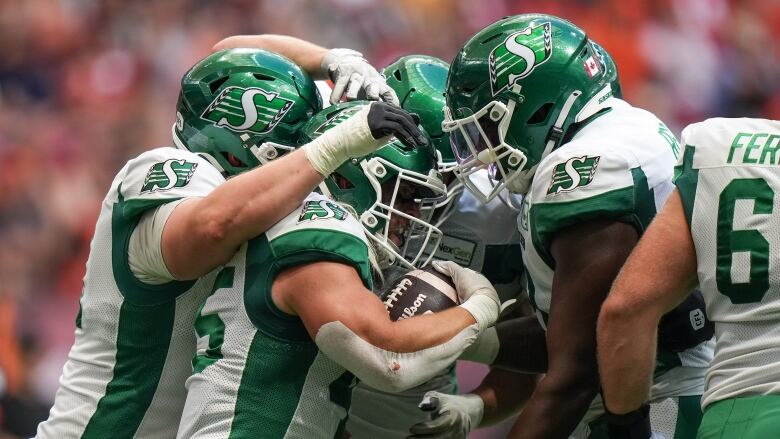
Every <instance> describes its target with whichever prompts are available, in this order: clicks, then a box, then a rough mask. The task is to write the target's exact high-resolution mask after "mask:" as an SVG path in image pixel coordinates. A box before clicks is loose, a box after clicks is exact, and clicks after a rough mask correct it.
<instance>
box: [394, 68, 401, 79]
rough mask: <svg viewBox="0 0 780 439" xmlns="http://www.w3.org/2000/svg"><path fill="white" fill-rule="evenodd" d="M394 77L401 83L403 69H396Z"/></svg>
mask: <svg viewBox="0 0 780 439" xmlns="http://www.w3.org/2000/svg"><path fill="white" fill-rule="evenodd" d="M393 76H395V79H397V80H399V81H400V80H401V69H396V70H395V71H394V72H393Z"/></svg>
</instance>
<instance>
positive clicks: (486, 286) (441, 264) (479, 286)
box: [432, 261, 501, 331]
mask: <svg viewBox="0 0 780 439" xmlns="http://www.w3.org/2000/svg"><path fill="white" fill-rule="evenodd" d="M432 265H433V268H435V269H436V271H438V272H440V273H443V274H446V275H447V276H449V277H450V278H451V279H452V283H453V284H454V285H455V291H457V293H458V299H459V300H460V303H461V304H460V306H462V307H463V308H466V310H467V311H468V312H470V313H471V315H472V316H474V320H476V321H477V325H478V326H479V330H480V331H484V330H485V329H487V328H489V327H491V326H493V325H494V324H495V323H496V320H498V315H499V313H500V312H501V307H500V305H501V300H500V299H499V298H498V293H497V292H496V289H495V288H493V285H492V284H491V283H490V281H489V280H487V278H486V277H485V276H483V275H481V274H480V273H477V272H476V271H474V270H471V269H469V268H465V267H461V266H460V265H458V264H457V263H455V262H452V261H434V262H433V263H432Z"/></svg>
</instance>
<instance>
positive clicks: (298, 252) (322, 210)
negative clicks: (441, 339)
mask: <svg viewBox="0 0 780 439" xmlns="http://www.w3.org/2000/svg"><path fill="white" fill-rule="evenodd" d="M368 245H369V244H368V239H367V238H366V236H365V234H364V232H363V228H362V227H361V225H360V223H359V222H358V220H357V219H355V218H354V217H353V216H352V215H350V214H348V213H347V211H346V210H345V209H343V208H341V207H340V206H338V205H337V204H336V203H334V202H332V201H330V200H328V199H327V198H326V197H324V196H323V195H320V194H314V193H313V194H310V195H309V196H308V197H307V198H306V200H305V201H304V202H303V203H302V204H301V206H300V207H299V208H297V209H296V210H294V211H293V212H291V213H290V214H289V215H287V216H286V217H285V218H284V219H282V220H281V221H279V222H278V223H276V224H275V225H274V226H273V227H271V228H270V229H269V230H268V231H267V232H266V233H264V234H262V235H260V236H258V237H256V238H253V239H251V240H249V241H248V242H247V243H246V244H244V245H243V246H242V247H241V249H240V250H239V251H238V252H237V253H236V255H235V256H234V257H233V258H232V259H231V260H230V262H228V263H227V264H225V266H224V267H223V268H222V269H221V270H220V272H219V275H218V276H217V280H216V283H215V284H214V288H213V290H212V292H211V295H209V296H208V298H207V299H206V300H205V302H204V303H203V305H202V306H201V308H200V310H199V311H198V312H197V314H198V316H197V318H196V319H195V331H196V332H197V335H198V351H197V356H196V357H195V359H194V360H193V361H192V365H193V371H194V372H193V374H192V376H191V377H190V378H189V379H188V380H187V392H188V393H187V403H186V406H185V408H184V414H183V415H182V420H181V425H180V428H179V435H178V437H179V438H181V439H190V438H209V439H217V438H225V439H227V438H232V439H241V438H267V439H273V438H279V439H281V438H289V439H293V438H295V439H331V438H334V437H336V438H340V437H341V432H342V431H343V428H344V419H345V418H346V416H347V410H348V409H349V400H350V391H351V386H352V384H353V381H354V377H353V376H352V374H351V373H349V372H347V371H346V370H345V369H344V368H343V367H342V366H341V365H339V364H338V363H336V362H334V361H333V360H331V359H330V358H328V357H327V356H326V355H324V354H323V353H321V352H320V351H319V349H318V348H317V345H316V344H315V343H314V341H313V340H312V339H311V338H310V337H309V334H308V332H307V331H306V328H305V327H304V325H303V322H302V321H301V319H300V318H299V317H297V316H293V315H289V314H286V313H284V312H283V311H281V310H279V308H277V306H276V305H275V304H274V302H273V298H272V296H271V286H272V285H273V282H274V279H275V277H276V276H277V274H278V273H280V272H281V271H282V270H284V269H285V268H288V267H292V266H296V265H300V264H307V263H314V262H321V261H334V262H341V263H345V264H349V265H352V266H354V267H355V269H356V270H357V272H358V273H359V275H360V277H361V279H362V280H363V283H364V285H365V286H366V287H367V288H370V287H371V282H372V279H371V266H370V263H369V259H368V253H369V250H368Z"/></svg>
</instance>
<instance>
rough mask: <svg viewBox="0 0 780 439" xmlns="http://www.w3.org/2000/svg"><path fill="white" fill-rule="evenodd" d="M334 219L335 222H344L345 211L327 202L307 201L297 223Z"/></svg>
mask: <svg viewBox="0 0 780 439" xmlns="http://www.w3.org/2000/svg"><path fill="white" fill-rule="evenodd" d="M325 218H334V219H337V220H340V221H342V220H345V219H346V218H347V211H346V210H344V208H342V207H341V206H339V205H338V204H336V203H332V202H330V201H327V200H318V201H307V202H305V203H304V204H303V209H302V210H301V215H300V216H299V217H298V222H299V223H302V222H304V221H314V220H318V219H325Z"/></svg>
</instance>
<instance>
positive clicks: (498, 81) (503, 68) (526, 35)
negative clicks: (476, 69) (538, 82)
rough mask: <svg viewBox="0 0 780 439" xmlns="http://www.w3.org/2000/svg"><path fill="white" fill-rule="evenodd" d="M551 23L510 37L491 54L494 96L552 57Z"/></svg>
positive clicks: (491, 85) (524, 30) (491, 76)
mask: <svg viewBox="0 0 780 439" xmlns="http://www.w3.org/2000/svg"><path fill="white" fill-rule="evenodd" d="M551 29H552V26H551V25H550V22H549V21H548V22H546V23H541V24H539V25H536V26H529V27H527V28H525V29H523V30H521V31H517V32H515V33H512V34H510V35H509V36H508V37H507V38H506V40H504V43H503V44H501V45H498V46H496V48H495V49H493V51H492V52H490V58H489V62H490V88H491V90H492V91H493V95H494V96H495V95H496V94H498V92H500V91H503V90H506V89H507V88H508V87H509V86H510V85H513V84H514V83H515V81H517V80H518V79H521V78H525V77H526V76H528V75H529V74H531V72H532V71H533V70H534V68H536V67H537V66H538V65H540V64H542V63H544V62H545V61H547V60H549V59H550V55H552V31H551Z"/></svg>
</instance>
